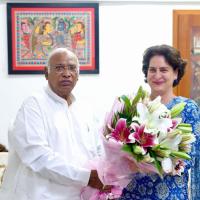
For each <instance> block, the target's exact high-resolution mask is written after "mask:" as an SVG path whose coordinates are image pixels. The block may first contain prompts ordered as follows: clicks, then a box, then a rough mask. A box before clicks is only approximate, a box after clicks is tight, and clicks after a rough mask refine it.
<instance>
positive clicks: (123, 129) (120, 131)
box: [111, 118, 130, 142]
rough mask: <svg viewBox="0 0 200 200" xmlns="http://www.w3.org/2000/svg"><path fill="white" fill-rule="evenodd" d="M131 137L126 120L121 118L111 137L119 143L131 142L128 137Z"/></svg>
mask: <svg viewBox="0 0 200 200" xmlns="http://www.w3.org/2000/svg"><path fill="white" fill-rule="evenodd" d="M129 135H130V129H129V128H127V126H126V119H123V118H120V119H119V120H118V121H117V124H116V127H115V129H114V130H113V131H112V133H111V137H113V138H115V139H116V140H117V141H121V142H129V141H130V140H129V138H128V136H129Z"/></svg>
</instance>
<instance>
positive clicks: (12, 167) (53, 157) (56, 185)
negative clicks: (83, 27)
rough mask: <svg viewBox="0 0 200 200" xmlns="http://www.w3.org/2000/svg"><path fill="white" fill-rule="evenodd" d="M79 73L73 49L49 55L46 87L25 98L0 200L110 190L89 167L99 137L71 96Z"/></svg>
mask: <svg viewBox="0 0 200 200" xmlns="http://www.w3.org/2000/svg"><path fill="white" fill-rule="evenodd" d="M78 75H79V63H78V59H77V57H76V56H75V55H74V54H73V53H72V52H71V51H69V50H67V49H65V48H58V49H56V50H54V51H53V52H52V53H51V54H50V56H49V60H48V67H47V68H46V69H45V76H46V79H47V80H48V86H47V87H46V88H45V89H44V90H43V91H42V92H41V93H38V94H34V95H32V96H31V97H29V98H28V99H26V100H25V102H24V103H23V105H22V107H21V109H20V110H19V112H18V114H17V117H16V120H15V123H14V125H13V128H12V130H11V131H10V133H9V142H10V158H9V164H8V167H7V170H6V174H5V177H4V182H3V185H2V188H1V193H0V199H2V200H80V193H81V190H82V188H83V187H84V186H87V185H89V186H91V187H93V188H97V189H102V188H105V190H109V187H103V185H102V183H101V181H100V179H99V178H98V174H97V171H96V170H92V171H91V170H88V169H87V168H85V165H86V163H87V162H88V160H90V159H92V158H93V156H94V153H95V152H94V151H95V150H94V149H95V144H94V141H95V139H94V137H95V135H94V134H92V133H90V134H89V132H88V127H87V126H86V125H85V124H83V119H80V113H79V110H78V106H77V105H76V101H75V98H74V96H73V95H72V93H71V92H72V90H73V88H74V86H75V85H76V83H77V80H78ZM93 144H94V145H93Z"/></svg>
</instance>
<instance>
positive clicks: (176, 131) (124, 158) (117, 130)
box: [89, 87, 195, 199]
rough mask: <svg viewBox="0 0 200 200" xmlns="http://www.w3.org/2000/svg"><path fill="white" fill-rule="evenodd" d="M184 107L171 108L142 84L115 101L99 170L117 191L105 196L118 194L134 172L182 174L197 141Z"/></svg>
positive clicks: (104, 180)
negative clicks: (192, 147) (129, 93)
mask: <svg viewBox="0 0 200 200" xmlns="http://www.w3.org/2000/svg"><path fill="white" fill-rule="evenodd" d="M184 106H185V103H184V102H181V103H179V104H177V105H175V106H174V107H173V108H172V109H171V110H169V109H167V107H166V106H165V105H164V104H162V103H161V97H157V98H156V99H154V100H153V101H150V100H149V97H148V94H147V92H146V91H144V90H143V88H142V87H140V88H139V89H138V92H137V94H136V95H135V96H134V97H131V96H126V95H123V96H121V97H118V98H117V99H116V100H115V103H114V105H113V108H112V110H111V112H110V113H109V114H108V115H107V117H106V120H105V124H104V127H103V129H102V139H103V144H104V148H105V157H104V158H102V159H101V160H100V161H99V162H97V163H96V169H97V170H98V173H99V174H100V178H101V179H102V182H103V183H104V184H106V185H107V184H108V185H114V189H116V188H117V192H116V190H113V191H112V193H111V194H107V195H105V194H104V197H103V198H102V199H106V198H107V199H108V197H109V198H111V197H112V196H114V198H117V197H119V196H120V194H121V191H122V188H123V187H125V186H126V185H127V184H128V183H129V181H130V174H131V173H133V172H134V171H141V172H145V173H158V174H159V175H160V176H161V177H162V176H163V174H164V173H171V174H172V175H181V173H182V172H183V171H184V166H185V161H186V160H189V159H190V155H189V153H190V151H191V143H192V142H194V141H195V137H194V135H193V134H192V127H191V125H190V124H186V123H183V122H182V119H181V117H180V113H181V112H182V111H183V109H184ZM115 192H116V195H115ZM89 199H90V198H89ZM91 199H92V198H91ZM93 199H95V198H93ZM96 199H98V198H96ZM99 199H101V198H99Z"/></svg>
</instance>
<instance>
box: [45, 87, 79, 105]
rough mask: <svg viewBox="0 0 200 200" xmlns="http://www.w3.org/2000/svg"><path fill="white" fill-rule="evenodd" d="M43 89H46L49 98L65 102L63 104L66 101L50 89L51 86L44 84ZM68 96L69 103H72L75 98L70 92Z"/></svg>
mask: <svg viewBox="0 0 200 200" xmlns="http://www.w3.org/2000/svg"><path fill="white" fill-rule="evenodd" d="M45 91H46V92H47V94H48V95H49V96H50V97H51V98H53V99H54V100H56V101H59V102H60V103H65V104H66V102H67V101H66V99H64V98H62V97H60V96H58V95H57V94H56V93H55V92H54V91H53V90H52V89H51V87H50V86H49V85H47V86H46V88H45ZM69 98H70V99H69V100H70V102H71V104H73V103H74V102H75V101H76V98H75V97H74V95H73V94H70V96H69ZM71 104H69V106H70V105H71Z"/></svg>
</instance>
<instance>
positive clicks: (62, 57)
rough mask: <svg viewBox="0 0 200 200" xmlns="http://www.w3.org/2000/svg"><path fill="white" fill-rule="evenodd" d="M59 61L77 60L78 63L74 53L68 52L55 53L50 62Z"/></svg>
mask: <svg viewBox="0 0 200 200" xmlns="http://www.w3.org/2000/svg"><path fill="white" fill-rule="evenodd" d="M57 62H62V63H63V62H75V63H77V59H76V57H75V56H74V55H73V54H70V53H67V52H62V53H61V52H59V53H56V54H54V55H53V56H52V57H51V59H50V63H57Z"/></svg>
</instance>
